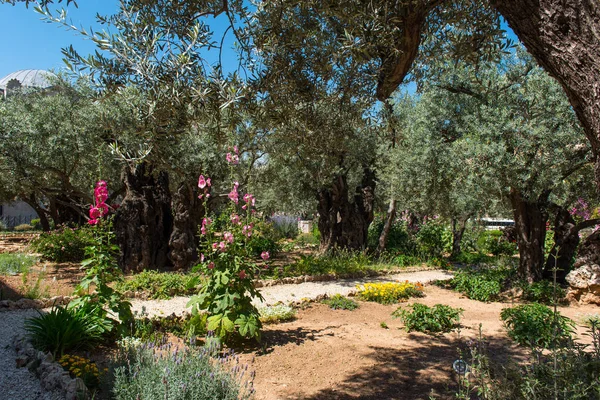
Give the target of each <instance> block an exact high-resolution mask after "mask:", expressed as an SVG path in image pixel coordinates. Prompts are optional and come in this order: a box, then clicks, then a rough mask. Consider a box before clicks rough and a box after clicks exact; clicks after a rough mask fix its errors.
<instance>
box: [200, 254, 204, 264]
mask: <svg viewBox="0 0 600 400" xmlns="http://www.w3.org/2000/svg"><path fill="white" fill-rule="evenodd" d="M200 262H204V253H200Z"/></svg>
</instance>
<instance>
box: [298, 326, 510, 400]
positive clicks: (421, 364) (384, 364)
mask: <svg viewBox="0 0 600 400" xmlns="http://www.w3.org/2000/svg"><path fill="white" fill-rule="evenodd" d="M410 336H411V340H414V342H415V345H414V346H412V347H411V348H406V349H393V348H386V347H376V346H369V349H370V350H371V353H370V354H369V355H368V357H369V358H370V359H372V361H374V365H373V366H372V367H370V368H368V369H365V370H363V371H360V372H357V373H354V374H352V375H349V376H348V377H346V379H344V381H342V382H339V383H337V384H336V385H335V387H332V388H327V389H322V390H320V391H318V392H317V393H314V394H312V395H310V396H306V395H305V394H297V395H293V396H289V397H287V398H290V399H298V400H300V399H314V400H334V399H340V400H341V399H372V400H382V399H402V400H421V399H422V400H428V399H429V398H430V396H431V397H433V398H436V399H453V398H455V393H456V387H457V376H456V373H455V372H454V371H453V369H452V363H453V362H454V361H455V360H456V359H458V358H459V354H460V353H461V352H462V354H468V352H469V349H468V347H467V344H466V342H465V341H463V340H460V339H458V338H456V337H454V338H448V337H443V336H440V337H435V336H426V335H422V334H414V335H410ZM486 342H487V346H486V347H487V352H488V354H489V355H490V357H491V358H494V357H495V355H498V354H501V355H502V357H503V358H506V357H509V356H516V357H517V358H519V356H520V354H515V352H514V346H511V343H510V341H508V340H506V339H505V338H501V337H494V338H487V340H486ZM459 349H460V351H459ZM300 390H302V389H301V388H300Z"/></svg>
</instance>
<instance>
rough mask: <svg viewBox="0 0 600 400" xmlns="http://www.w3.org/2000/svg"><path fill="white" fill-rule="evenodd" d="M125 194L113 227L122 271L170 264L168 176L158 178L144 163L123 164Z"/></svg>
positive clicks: (170, 224)
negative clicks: (130, 166)
mask: <svg viewBox="0 0 600 400" xmlns="http://www.w3.org/2000/svg"><path fill="white" fill-rule="evenodd" d="M124 182H125V186H126V192H125V198H124V199H123V202H122V203H121V207H119V209H118V210H117V213H116V215H115V223H114V231H115V235H116V237H117V242H118V243H119V246H120V247H121V256H120V257H119V266H120V267H121V268H122V269H123V270H125V271H141V270H144V269H160V268H165V267H167V266H169V265H170V261H169V257H168V255H169V246H168V243H169V237H170V236H171V231H172V228H173V217H172V215H171V196H170V193H169V177H168V175H167V173H166V172H164V171H161V172H160V173H159V174H158V176H157V178H155V177H154V176H153V174H152V171H151V168H150V167H148V166H147V164H146V163H141V164H139V165H137V166H136V167H135V169H134V170H133V171H132V170H131V169H130V168H128V167H125V172H124Z"/></svg>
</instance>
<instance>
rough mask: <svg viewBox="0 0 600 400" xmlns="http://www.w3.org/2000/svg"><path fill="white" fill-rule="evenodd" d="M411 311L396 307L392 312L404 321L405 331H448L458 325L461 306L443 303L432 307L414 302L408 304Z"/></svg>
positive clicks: (461, 311) (461, 310)
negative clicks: (455, 306) (456, 306)
mask: <svg viewBox="0 0 600 400" xmlns="http://www.w3.org/2000/svg"><path fill="white" fill-rule="evenodd" d="M410 307H411V308H412V311H408V310H406V309H403V308H401V307H400V308H398V309H397V310H396V311H394V313H393V314H392V315H393V316H394V317H398V318H400V319H401V320H402V322H403V323H404V327H405V329H406V331H407V332H412V331H418V332H425V333H429V334H431V333H441V332H450V331H451V330H453V329H454V328H456V327H458V326H459V322H460V317H461V315H462V313H463V311H464V310H463V309H462V308H453V307H450V306H447V305H445V304H436V305H434V306H433V307H429V306H426V305H425V304H419V303H415V304H413V305H411V306H410Z"/></svg>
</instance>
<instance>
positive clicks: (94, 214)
mask: <svg viewBox="0 0 600 400" xmlns="http://www.w3.org/2000/svg"><path fill="white" fill-rule="evenodd" d="M100 213H101V212H100V209H99V208H98V207H94V206H91V207H90V218H91V219H98V218H100V216H101V215H100ZM92 225H93V224H92Z"/></svg>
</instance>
